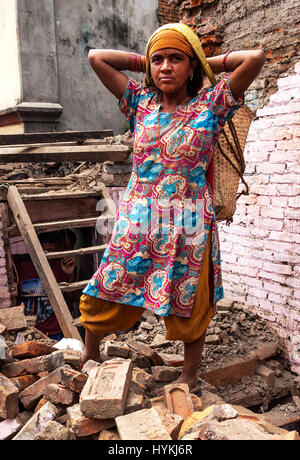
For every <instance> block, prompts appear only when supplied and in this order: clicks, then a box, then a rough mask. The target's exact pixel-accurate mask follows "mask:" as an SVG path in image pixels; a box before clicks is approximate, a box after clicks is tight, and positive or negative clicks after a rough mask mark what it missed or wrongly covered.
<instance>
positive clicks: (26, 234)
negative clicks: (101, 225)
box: [7, 186, 82, 341]
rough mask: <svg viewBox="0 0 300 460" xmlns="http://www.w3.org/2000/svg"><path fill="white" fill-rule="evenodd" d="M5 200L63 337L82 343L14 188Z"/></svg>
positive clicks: (9, 190)
mask: <svg viewBox="0 0 300 460" xmlns="http://www.w3.org/2000/svg"><path fill="white" fill-rule="evenodd" d="M7 200H8V203H9V205H10V208H11V210H12V213H13V215H14V218H15V220H16V223H17V225H18V227H19V230H20V233H21V235H22V236H23V238H24V242H25V244H26V247H27V249H28V252H29V254H30V256H31V259H32V262H33V264H34V266H35V269H36V271H37V272H38V274H39V276H40V278H41V282H42V284H43V287H44V289H45V291H46V293H47V296H48V298H49V301H50V303H51V305H52V308H53V310H54V313H55V315H56V318H57V320H58V322H59V325H60V327H61V330H62V332H63V334H64V336H65V337H67V338H75V339H78V340H80V341H82V339H81V336H80V334H79V333H78V331H77V329H76V328H75V327H74V326H73V325H72V321H73V318H72V316H71V313H70V311H69V308H68V306H67V304H66V301H65V299H64V297H63V295H62V292H61V290H60V289H59V287H58V284H57V281H56V279H55V276H54V274H53V272H52V270H51V267H50V265H49V262H48V260H47V258H46V256H45V253H44V251H43V249H42V246H41V244H40V242H39V239H38V237H37V234H36V232H35V230H34V228H33V225H32V222H31V220H30V217H29V214H28V212H27V210H26V208H25V205H24V203H23V201H22V198H21V195H20V194H19V192H18V189H17V188H16V187H15V186H11V187H9V189H8V193H7Z"/></svg>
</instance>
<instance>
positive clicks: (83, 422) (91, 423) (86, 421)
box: [67, 404, 115, 438]
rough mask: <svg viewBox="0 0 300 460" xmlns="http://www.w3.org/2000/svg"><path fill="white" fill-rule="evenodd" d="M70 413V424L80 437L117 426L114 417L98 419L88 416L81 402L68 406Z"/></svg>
mask: <svg viewBox="0 0 300 460" xmlns="http://www.w3.org/2000/svg"><path fill="white" fill-rule="evenodd" d="M67 413H68V415H69V422H68V423H67V425H68V426H70V427H71V428H72V431H73V432H74V433H75V434H76V436H77V437H78V438H82V437H85V436H90V435H92V434H96V433H99V432H100V431H101V430H104V429H107V428H112V427H113V426H115V421H114V419H106V420H98V419H95V418H90V417H86V416H85V415H84V414H83V413H82V412H81V410H80V404H75V405H74V406H71V407H68V408H67Z"/></svg>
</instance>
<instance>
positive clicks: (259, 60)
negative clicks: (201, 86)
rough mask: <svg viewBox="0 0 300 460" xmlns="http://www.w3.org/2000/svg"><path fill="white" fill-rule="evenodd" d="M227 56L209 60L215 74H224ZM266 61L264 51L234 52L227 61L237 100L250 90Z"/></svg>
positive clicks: (233, 91) (230, 80) (232, 87)
mask: <svg viewBox="0 0 300 460" xmlns="http://www.w3.org/2000/svg"><path fill="white" fill-rule="evenodd" d="M224 57H225V54H222V55H219V56H214V57H210V58H207V62H208V63H209V65H210V66H211V68H212V70H213V72H214V73H220V72H224V65H223V58H224ZM265 61H266V55H265V52H264V51H263V50H245V51H232V52H231V53H230V54H229V55H228V57H227V59H226V69H227V71H228V72H231V74H230V76H229V84H230V88H231V91H232V93H233V95H234V96H235V98H236V99H239V98H240V97H241V96H242V95H243V93H244V92H245V91H246V90H247V89H248V88H249V86H250V85H251V83H252V82H253V81H254V80H255V78H256V77H257V76H258V74H259V73H260V71H261V68H262V67H263V65H264V63H265Z"/></svg>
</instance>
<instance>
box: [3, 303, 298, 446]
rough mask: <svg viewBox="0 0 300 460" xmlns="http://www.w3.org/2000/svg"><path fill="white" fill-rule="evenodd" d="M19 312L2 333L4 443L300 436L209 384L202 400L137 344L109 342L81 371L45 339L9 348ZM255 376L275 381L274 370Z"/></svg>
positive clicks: (73, 356) (68, 353) (76, 356)
mask: <svg viewBox="0 0 300 460" xmlns="http://www.w3.org/2000/svg"><path fill="white" fill-rule="evenodd" d="M16 308H19V310H18V316H19V319H18V321H17V323H16V322H15V319H13V318H11V319H10V320H9V319H7V318H6V320H5V321H4V322H5V324H4V325H3V326H4V327H2V329H1V333H0V338H1V340H0V439H1V440H8V439H12V440H77V439H87V440H166V441H175V440H198V439H201V440H208V439H229V440H231V439H234V440H239V439H255V440H259V439H266V440H275V439H282V440H285V439H286V440H288V439H291V440H294V439H299V436H298V433H297V432H296V431H293V432H288V431H286V430H284V429H282V428H280V427H278V426H274V425H272V424H271V423H270V422H269V421H268V419H266V418H264V417H263V416H261V415H257V414H254V413H253V412H251V411H250V410H247V409H245V408H244V407H240V406H232V405H230V404H227V403H225V401H223V400H222V399H221V398H220V397H219V396H218V395H217V394H216V393H212V392H211V391H210V390H211V389H212V388H213V387H210V386H209V384H207V386H206V387H205V386H204V387H203V391H202V395H201V398H199V397H198V396H197V395H195V394H192V393H190V391H189V388H188V385H186V384H179V383H173V384H172V383H171V384H170V383H169V382H170V380H172V379H174V378H176V377H177V375H178V374H176V373H174V372H173V370H174V369H172V367H170V368H169V373H168V369H167V367H168V366H166V365H164V366H162V365H161V363H162V362H164V361H163V359H162V357H161V356H160V353H158V352H157V351H155V350H153V349H151V348H150V347H147V345H145V344H141V343H140V344H138V343H137V342H134V341H133V340H128V343H127V344H124V343H123V344H118V343H117V342H115V341H114V340H113V338H111V339H112V340H111V341H110V342H108V341H107V342H106V343H107V345H106V347H105V349H106V360H105V361H104V362H102V363H97V362H95V361H92V360H90V361H88V362H87V363H85V365H84V366H83V367H82V368H80V359H81V355H80V352H75V351H74V352H73V353H72V350H70V349H67V350H57V349H56V348H54V347H53V346H52V345H55V344H49V343H48V344H45V343H44V342H43V341H41V340H36V341H33V340H30V341H25V342H23V343H21V344H14V345H13V346H10V347H8V346H7V345H8V342H9V340H8V339H7V337H9V335H7V334H6V333H5V331H6V330H7V331H12V330H19V331H20V329H21V330H22V329H24V327H26V326H25V325H24V321H25V319H24V317H23V327H22V324H21V322H22V316H21V315H20V311H21V310H20V308H21V307H16ZM8 310H12V309H8ZM16 312H17V311H16ZM16 316H17V315H16ZM25 323H26V321H25ZM6 342H7V343H6ZM130 350H134V351H135V352H136V353H137V354H139V355H140V356H141V357H147V358H148V359H149V360H150V361H151V365H152V366H153V367H152V369H149V372H148V371H145V370H144V369H140V368H138V367H134V361H133V360H132V359H131V358H130V354H129V351H130ZM120 355H121V356H123V357H120ZM258 371H259V372H260V374H261V375H263V376H264V378H266V379H269V380H270V383H272V381H271V380H272V375H271V374H272V372H271V371H268V369H264V368H262V366H260V368H258ZM236 373H237V368H235V374H236ZM155 381H160V382H163V383H164V387H163V388H162V395H161V396H156V397H153V396H152V397H151V398H149V397H148V395H149V392H150V393H151V391H150V390H151V389H152V388H153V387H154V383H155Z"/></svg>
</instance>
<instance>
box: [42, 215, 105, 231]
mask: <svg viewBox="0 0 300 460" xmlns="http://www.w3.org/2000/svg"><path fill="white" fill-rule="evenodd" d="M98 219H101V218H100V217H90V218H87V219H73V220H61V221H57V222H44V223H40V224H34V225H33V227H34V228H35V230H36V232H37V233H40V232H44V231H56V230H61V229H64V228H84V227H94V226H95V225H96V223H97V220H98Z"/></svg>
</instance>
